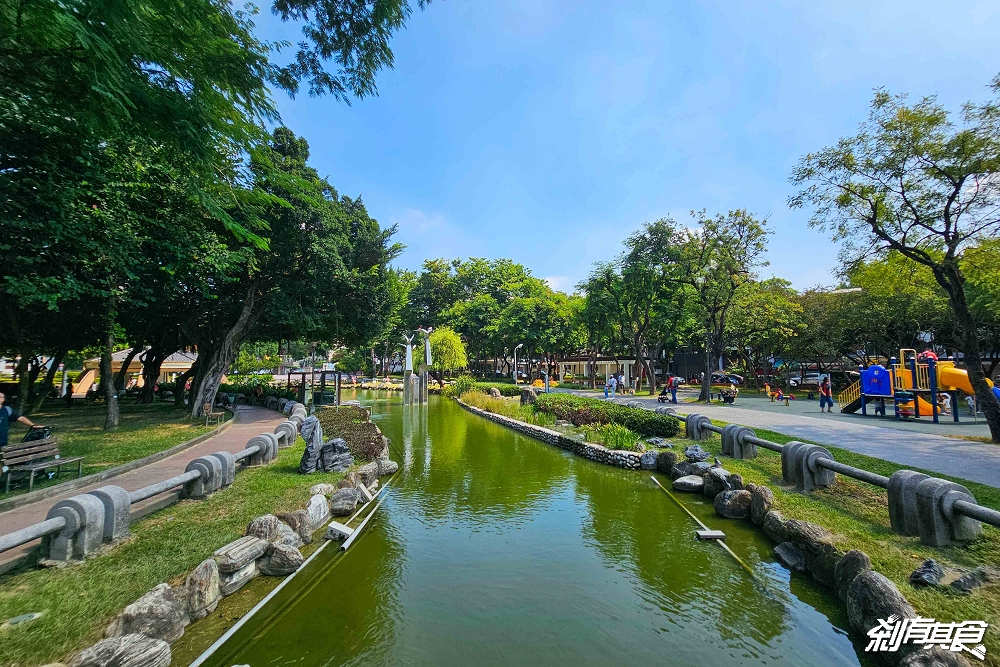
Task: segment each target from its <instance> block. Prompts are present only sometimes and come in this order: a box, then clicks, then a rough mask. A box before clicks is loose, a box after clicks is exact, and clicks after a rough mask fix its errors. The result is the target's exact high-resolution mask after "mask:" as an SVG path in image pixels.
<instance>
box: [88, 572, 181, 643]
mask: <svg viewBox="0 0 1000 667" xmlns="http://www.w3.org/2000/svg"><path fill="white" fill-rule="evenodd" d="M185 594H186V591H185ZM190 622H191V618H190V617H189V616H188V610H187V600H186V599H184V598H182V597H181V596H180V595H178V594H177V593H175V592H174V591H173V590H171V588H170V585H169V584H160V585H158V586H157V587H156V588H154V589H153V590H151V591H149V592H148V593H146V594H145V595H143V596H142V597H141V598H139V599H138V600H136V601H135V602H133V603H132V604H130V605H129V606H127V607H125V609H123V610H122V613H120V614H118V616H116V617H115V619H114V620H113V621H111V623H110V624H109V625H108V627H106V628H105V629H104V636H105V637H124V636H125V635H133V634H140V635H145V636H147V637H150V638H152V639H162V640H163V641H165V642H168V643H172V642H175V641H177V640H178V639H180V638H181V637H182V636H183V635H184V628H185V627H186V626H187V625H188V623H190Z"/></svg>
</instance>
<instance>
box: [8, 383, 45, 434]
mask: <svg viewBox="0 0 1000 667" xmlns="http://www.w3.org/2000/svg"><path fill="white" fill-rule="evenodd" d="M6 398H7V397H6V396H5V395H4V393H3V392H0V447H2V446H4V445H6V444H7V433H8V430H9V428H10V423H11V422H21V423H22V424H24V425H25V426H27V427H28V428H35V427H36V426H41V424H35V423H34V422H32V421H31V420H30V419H28V418H27V417H25V416H24V415H22V414H21V413H20V412H18V411H17V410H15V409H14V408H12V407H10V406H9V405H4V404H3V402H4V399H6Z"/></svg>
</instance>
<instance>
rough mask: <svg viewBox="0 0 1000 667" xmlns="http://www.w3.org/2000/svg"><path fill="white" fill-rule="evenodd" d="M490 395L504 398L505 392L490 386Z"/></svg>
mask: <svg viewBox="0 0 1000 667" xmlns="http://www.w3.org/2000/svg"><path fill="white" fill-rule="evenodd" d="M490 396H491V397H493V398H503V394H501V393H500V390H499V389H497V388H496V387H490Z"/></svg>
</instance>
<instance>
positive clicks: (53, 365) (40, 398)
mask: <svg viewBox="0 0 1000 667" xmlns="http://www.w3.org/2000/svg"><path fill="white" fill-rule="evenodd" d="M65 356H66V350H65V349H63V350H59V351H57V352H56V355H55V356H54V357H52V359H50V360H49V369H48V370H47V371H46V372H45V379H44V380H42V387H41V391H39V392H37V393H36V394H35V397H34V401H33V402H32V404H31V406H30V409H31V412H35V411H37V410H38V409H39V408H41V407H42V403H44V402H45V399H46V397H47V396H48V395H49V392H51V391H52V380H53V379H54V378H55V376H56V371H57V370H59V364H61V363H62V360H63V357H65Z"/></svg>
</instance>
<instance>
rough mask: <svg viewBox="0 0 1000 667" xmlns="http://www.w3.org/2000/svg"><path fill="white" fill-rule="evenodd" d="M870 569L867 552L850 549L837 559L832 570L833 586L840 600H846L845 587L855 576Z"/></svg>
mask: <svg viewBox="0 0 1000 667" xmlns="http://www.w3.org/2000/svg"><path fill="white" fill-rule="evenodd" d="M871 569H872V562H871V559H869V558H868V554H866V553H865V552H863V551H858V550H857V549H851V550H850V551H848V552H847V553H846V554H844V557H843V558H841V559H840V560H839V561H837V567H836V568H835V569H834V571H833V580H834V588H835V589H836V590H837V596H838V597H839V598H840V599H841V600H847V589H848V588H850V586H851V583H852V582H853V581H854V580H855V579H856V578H857V576H858V575H859V574H861V573H863V572H868V571H870V570H871Z"/></svg>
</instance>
